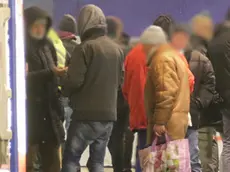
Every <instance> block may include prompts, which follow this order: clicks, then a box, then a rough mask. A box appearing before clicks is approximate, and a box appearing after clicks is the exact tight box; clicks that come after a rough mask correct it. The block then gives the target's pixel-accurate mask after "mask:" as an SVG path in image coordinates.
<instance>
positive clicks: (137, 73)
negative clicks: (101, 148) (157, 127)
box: [123, 44, 147, 130]
mask: <svg viewBox="0 0 230 172" xmlns="http://www.w3.org/2000/svg"><path fill="white" fill-rule="evenodd" d="M124 65H125V79H124V85H123V94H124V96H125V98H126V99H127V101H128V104H129V108H130V129H131V130H139V129H146V128H147V117H146V114H145V106H144V88H145V82H146V75H147V67H146V56H145V54H144V52H143V50H142V45H141V44H138V45H136V46H135V47H134V48H133V49H132V50H131V51H130V52H129V54H128V55H127V56H126V59H125V64H124Z"/></svg>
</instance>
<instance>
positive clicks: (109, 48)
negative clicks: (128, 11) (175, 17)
mask: <svg viewBox="0 0 230 172" xmlns="http://www.w3.org/2000/svg"><path fill="white" fill-rule="evenodd" d="M77 21H78V24H77V27H78V32H79V34H80V37H81V40H82V43H81V44H80V45H78V46H77V47H76V48H75V50H74V52H73V54H72V57H71V60H70V64H69V69H68V72H67V76H66V78H65V79H64V87H63V88H64V93H65V94H66V95H67V96H69V97H70V102H71V107H72V109H73V114H72V121H71V124H70V128H69V131H68V136H67V143H66V149H65V152H64V157H63V168H62V171H63V172H76V171H80V164H79V161H80V158H81V155H82V153H83V152H84V150H85V149H86V147H87V146H89V147H90V157H89V160H88V163H87V167H88V169H89V171H90V172H103V171H104V157H105V151H106V146H107V143H108V140H109V137H110V135H111V131H112V128H113V122H114V121H116V118H117V92H118V88H119V86H120V84H121V81H122V79H121V78H122V59H123V52H122V50H121V49H120V47H119V45H117V44H116V43H114V41H112V40H111V39H110V38H108V37H107V36H106V29H107V25H106V19H105V16H104V14H103V12H102V10H101V9H100V8H99V7H97V6H95V5H86V6H84V7H83V8H82V9H81V11H80V14H79V18H78V20H77Z"/></svg>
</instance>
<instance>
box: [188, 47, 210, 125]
mask: <svg viewBox="0 0 230 172" xmlns="http://www.w3.org/2000/svg"><path fill="white" fill-rule="evenodd" d="M185 56H186V57H187V59H188V61H189V66H190V70H191V72H192V73H193V75H194V77H195V86H194V92H193V93H192V96H191V105H190V113H191V117H192V125H193V128H195V129H197V128H198V127H199V125H200V118H201V115H202V113H203V111H204V109H206V108H208V107H209V105H210V103H211V101H212V99H213V95H214V93H215V74H214V71H213V67H212V64H211V62H210V61H209V59H208V58H207V57H205V56H204V55H203V54H201V53H200V52H199V51H196V50H194V51H187V52H185Z"/></svg>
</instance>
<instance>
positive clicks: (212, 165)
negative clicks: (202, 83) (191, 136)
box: [190, 13, 219, 172]
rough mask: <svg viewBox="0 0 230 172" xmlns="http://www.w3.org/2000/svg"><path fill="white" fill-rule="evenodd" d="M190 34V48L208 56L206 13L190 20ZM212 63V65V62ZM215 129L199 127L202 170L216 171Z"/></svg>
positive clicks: (209, 20) (209, 33) (209, 25)
mask: <svg viewBox="0 0 230 172" xmlns="http://www.w3.org/2000/svg"><path fill="white" fill-rule="evenodd" d="M191 26H192V36H191V41H190V43H191V49H192V50H196V51H199V52H200V53H201V54H203V55H204V56H206V57H208V58H209V55H208V50H207V48H208V44H209V42H210V40H211V39H212V36H213V30H214V26H213V21H212V18H211V17H210V16H209V15H207V14H203V13H200V14H197V15H195V16H194V17H193V18H192V20H191ZM212 65H214V64H213V63H212ZM215 134H216V130H215V128H214V127H212V126H208V127H202V128H201V129H199V147H200V160H201V165H202V169H203V171H212V172H217V171H218V169H219V167H218V145H217V142H216V140H215V139H214V138H215V137H214V136H215Z"/></svg>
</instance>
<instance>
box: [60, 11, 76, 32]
mask: <svg viewBox="0 0 230 172" xmlns="http://www.w3.org/2000/svg"><path fill="white" fill-rule="evenodd" d="M58 28H59V30H60V31H63V32H69V33H72V34H76V32H77V23H76V20H75V18H74V17H73V16H71V15H70V14H66V15H64V16H63V18H62V20H61V22H60V24H59V26H58Z"/></svg>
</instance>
